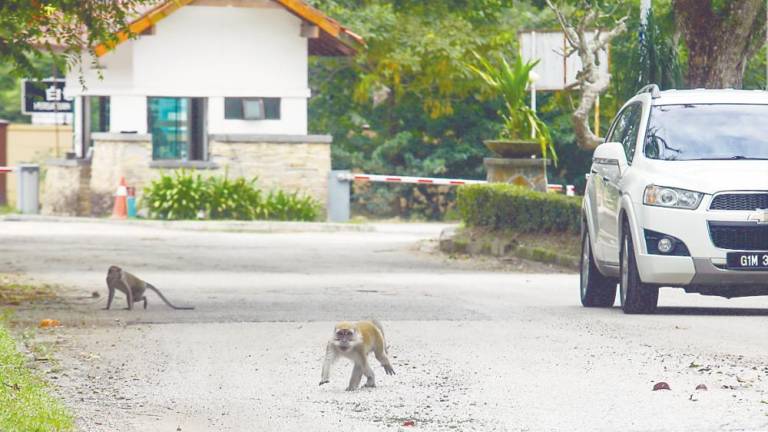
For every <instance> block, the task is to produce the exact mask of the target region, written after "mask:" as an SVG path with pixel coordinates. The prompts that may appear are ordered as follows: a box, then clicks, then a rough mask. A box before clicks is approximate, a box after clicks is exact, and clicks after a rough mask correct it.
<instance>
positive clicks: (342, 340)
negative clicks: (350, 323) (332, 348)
mask: <svg viewBox="0 0 768 432" xmlns="http://www.w3.org/2000/svg"><path fill="white" fill-rule="evenodd" d="M356 333H357V332H356V331H355V329H352V328H337V329H336V333H335V335H334V340H335V342H336V346H337V347H339V349H340V350H342V351H347V350H348V349H350V348H351V347H352V344H353V343H354V342H355V341H356V340H357V334H356Z"/></svg>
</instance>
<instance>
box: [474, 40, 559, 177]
mask: <svg viewBox="0 0 768 432" xmlns="http://www.w3.org/2000/svg"><path fill="white" fill-rule="evenodd" d="M473 54H474V55H475V57H476V58H477V64H476V65H472V64H470V65H467V67H468V68H469V70H471V71H472V72H473V73H475V74H476V75H478V76H479V77H480V78H481V79H482V80H483V82H484V83H485V84H486V85H487V86H488V89H489V90H490V91H491V92H492V93H493V94H494V95H496V96H498V97H500V98H501V99H502V101H503V102H504V106H503V108H502V109H501V110H500V111H499V115H500V116H501V117H502V119H503V120H504V125H503V128H502V131H501V136H500V137H499V139H495V140H487V141H484V142H485V145H486V147H488V148H489V149H490V150H491V151H493V152H494V153H496V154H498V155H499V156H501V157H504V158H527V157H533V156H535V155H536V154H540V155H541V158H542V159H545V160H546V159H547V156H548V155H549V156H551V158H552V160H554V161H555V163H557V154H556V153H555V148H554V145H553V143H552V138H551V135H550V133H549V128H547V125H545V124H544V122H542V121H541V119H539V117H538V116H537V115H536V112H535V111H534V110H532V109H531V107H529V106H528V105H527V104H526V103H525V96H526V91H527V88H528V84H529V83H530V81H531V78H530V76H531V71H532V70H533V68H534V67H535V66H536V64H537V63H538V60H537V61H533V62H524V61H523V60H522V58H520V57H519V56H518V57H516V58H515V60H514V61H513V62H511V63H510V62H509V61H507V59H506V58H505V57H504V56H499V57H500V59H499V62H498V63H499V64H498V65H494V64H492V63H491V62H490V61H488V60H487V59H485V58H483V57H482V56H480V55H479V54H478V53H473ZM532 136H535V138H532Z"/></svg>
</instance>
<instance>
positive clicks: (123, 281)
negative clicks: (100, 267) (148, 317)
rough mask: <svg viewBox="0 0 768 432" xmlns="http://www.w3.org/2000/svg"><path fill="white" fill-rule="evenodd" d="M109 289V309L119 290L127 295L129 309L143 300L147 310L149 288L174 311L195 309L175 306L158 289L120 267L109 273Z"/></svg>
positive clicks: (112, 268)
mask: <svg viewBox="0 0 768 432" xmlns="http://www.w3.org/2000/svg"><path fill="white" fill-rule="evenodd" d="M107 288H109V297H108V298H107V309H109V307H110V306H111V305H112V299H113V298H114V297H115V290H119V291H120V292H122V293H123V294H125V297H126V300H127V301H128V309H133V304H134V303H138V302H140V301H142V300H143V301H144V309H146V308H147V297H146V296H145V295H144V292H145V291H146V290H147V288H149V289H151V290H152V291H154V292H155V293H156V294H157V295H158V296H159V297H160V298H161V299H162V300H163V301H164V302H165V304H167V305H168V306H170V307H172V308H174V309H194V306H185V307H179V306H174V305H173V304H171V302H169V301H168V299H167V298H165V296H163V294H162V293H161V292H160V291H159V290H158V289H157V288H155V287H154V286H152V284H150V283H147V282H144V281H143V280H141V279H139V278H137V277H136V276H134V275H132V274H130V273H128V272H127V271H125V270H123V269H121V268H120V267H118V266H111V267H110V268H109V271H107Z"/></svg>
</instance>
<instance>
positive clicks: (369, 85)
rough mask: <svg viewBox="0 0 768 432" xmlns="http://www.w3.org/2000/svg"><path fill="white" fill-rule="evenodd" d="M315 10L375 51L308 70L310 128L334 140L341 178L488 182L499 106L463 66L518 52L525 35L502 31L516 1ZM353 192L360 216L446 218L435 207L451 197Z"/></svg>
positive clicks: (319, 0)
mask: <svg viewBox="0 0 768 432" xmlns="http://www.w3.org/2000/svg"><path fill="white" fill-rule="evenodd" d="M312 3H313V4H315V5H316V6H317V7H318V8H319V9H320V10H322V11H324V12H327V13H329V14H330V15H331V16H333V17H334V18H336V19H338V20H339V21H340V22H343V23H344V24H345V25H346V26H348V27H349V28H351V29H353V30H354V31H355V32H356V33H359V34H361V35H362V36H363V37H364V38H365V40H366V43H367V44H368V47H367V49H366V50H364V51H362V52H360V53H359V54H358V55H357V56H356V57H355V58H315V59H312V60H311V63H310V86H311V88H312V94H313V97H312V99H310V105H309V120H310V125H309V129H310V132H311V133H330V134H331V135H333V137H334V143H333V146H332V152H333V153H332V162H333V167H334V169H354V170H356V171H365V172H373V173H382V174H399V175H418V176H431V177H461V178H477V179H480V178H484V176H485V171H484V169H483V163H482V159H483V157H485V156H490V152H489V151H488V150H487V149H486V148H485V146H484V145H483V140H486V139H491V138H494V137H496V136H498V135H499V131H500V127H501V125H500V124H499V123H500V122H499V121H498V117H497V116H496V112H497V111H498V109H499V108H500V107H499V103H498V101H496V100H488V98H480V97H479V96H478V95H479V94H480V93H481V90H482V82H481V80H480V79H478V78H477V76H475V75H474V74H472V73H471V72H470V71H469V70H468V69H467V68H466V67H465V65H466V64H467V63H468V62H470V61H471V60H472V52H473V51H475V52H478V53H479V54H480V55H483V56H488V55H498V54H501V53H505V52H511V51H513V50H514V49H515V47H514V45H513V41H514V38H515V31H516V29H517V28H516V27H514V26H507V25H503V24H505V22H506V21H504V20H506V18H505V17H506V15H507V11H508V10H509V5H511V4H512V2H511V1H502V0H499V1H496V0H450V1H448V2H446V3H445V5H444V6H443V4H442V3H441V6H440V7H435V5H434V4H432V3H429V2H423V1H416V0H400V1H385V0H368V1H357V0H315V1H312ZM453 5H456V6H453ZM528 9H530V8H529V7H528V6H527V5H522V6H520V10H528ZM515 19H517V15H515ZM354 192H355V193H354V195H353V212H355V213H358V214H360V213H363V214H366V215H368V214H374V215H375V216H376V217H392V216H400V217H405V218H411V217H422V218H423V217H424V216H426V217H429V218H439V217H441V213H440V211H439V210H436V209H437V208H442V209H444V208H445V206H444V205H438V204H437V203H438V202H440V201H443V198H444V197H445V196H446V189H438V188H427V187H418V188H416V187H412V186H408V187H405V186H402V187H398V186H393V185H386V186H383V187H371V188H355V191H354ZM425 203H435V204H434V205H432V204H425Z"/></svg>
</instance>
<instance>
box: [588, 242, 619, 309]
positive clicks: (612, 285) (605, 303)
mask: <svg viewBox="0 0 768 432" xmlns="http://www.w3.org/2000/svg"><path fill="white" fill-rule="evenodd" d="M583 232H584V234H582V235H581V304H582V305H584V306H586V307H611V306H613V302H614V300H616V280H615V279H611V278H607V277H605V276H603V274H602V273H600V270H599V269H598V268H597V266H596V265H595V257H594V255H592V246H591V244H590V242H589V230H588V229H587V228H586V227H585V228H584V229H583Z"/></svg>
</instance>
